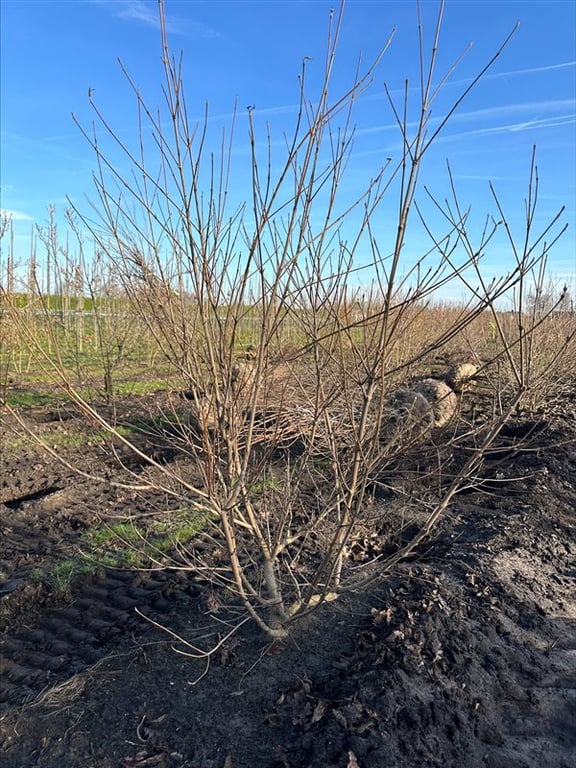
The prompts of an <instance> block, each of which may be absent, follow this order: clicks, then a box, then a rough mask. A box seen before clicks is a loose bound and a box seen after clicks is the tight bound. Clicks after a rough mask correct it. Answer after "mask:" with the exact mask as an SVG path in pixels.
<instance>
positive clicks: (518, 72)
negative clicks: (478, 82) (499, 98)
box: [461, 61, 576, 82]
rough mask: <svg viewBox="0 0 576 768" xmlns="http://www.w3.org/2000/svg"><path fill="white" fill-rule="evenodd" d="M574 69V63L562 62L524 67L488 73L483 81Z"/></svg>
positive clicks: (575, 62)
mask: <svg viewBox="0 0 576 768" xmlns="http://www.w3.org/2000/svg"><path fill="white" fill-rule="evenodd" d="M574 67H576V61H564V62H561V63H560V64H547V65H546V66H545V67H524V68H523V69H511V70H508V71H507V72H488V73H487V74H486V75H484V80H498V79H499V78H503V77H522V76H524V75H534V74H536V73H538V72H553V71H554V70H557V69H570V68H572V69H573V68H574ZM461 82H464V81H461Z"/></svg>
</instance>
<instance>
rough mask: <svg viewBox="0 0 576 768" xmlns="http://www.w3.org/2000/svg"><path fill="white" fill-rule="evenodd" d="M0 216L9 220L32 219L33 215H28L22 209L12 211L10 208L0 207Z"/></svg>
mask: <svg viewBox="0 0 576 768" xmlns="http://www.w3.org/2000/svg"><path fill="white" fill-rule="evenodd" d="M0 217H1V218H2V219H10V221H34V217H33V216H29V215H28V214H27V213H24V212H23V211H14V210H12V209H11V208H0Z"/></svg>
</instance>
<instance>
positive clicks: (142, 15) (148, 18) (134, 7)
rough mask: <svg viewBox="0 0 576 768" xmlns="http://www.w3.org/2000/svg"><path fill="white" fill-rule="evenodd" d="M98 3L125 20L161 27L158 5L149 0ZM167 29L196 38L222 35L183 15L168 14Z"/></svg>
mask: <svg viewBox="0 0 576 768" xmlns="http://www.w3.org/2000/svg"><path fill="white" fill-rule="evenodd" d="M93 2H95V3H97V4H98V5H106V6H108V7H109V8H110V9H111V11H112V12H113V14H114V16H116V17H117V18H119V19H124V20H125V21H134V22H137V23H140V24H145V25H146V26H148V27H153V28H154V29H159V28H160V17H159V14H158V5H157V3H156V2H151V1H149V0H93ZM166 31H167V32H169V33H170V34H173V35H183V36H186V37H196V38H216V37H221V34H220V32H219V31H218V30H217V29H214V27H210V26H208V25H207V24H203V23H202V22H200V21H194V20H193V19H185V18H182V17H181V16H175V15H173V14H169V13H167V14H166Z"/></svg>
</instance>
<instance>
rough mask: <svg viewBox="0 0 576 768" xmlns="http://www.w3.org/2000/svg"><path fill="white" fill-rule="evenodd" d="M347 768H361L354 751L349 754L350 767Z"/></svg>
mask: <svg viewBox="0 0 576 768" xmlns="http://www.w3.org/2000/svg"><path fill="white" fill-rule="evenodd" d="M346 768H360V766H359V765H358V759H357V757H356V755H355V754H354V752H352V750H350V751H349V752H348V765H347V766H346Z"/></svg>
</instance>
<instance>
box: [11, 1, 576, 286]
mask: <svg viewBox="0 0 576 768" xmlns="http://www.w3.org/2000/svg"><path fill="white" fill-rule="evenodd" d="M0 3H1V12H2V19H1V29H2V53H1V56H2V60H1V64H2V68H1V113H0V115H1V133H2V143H1V157H0V159H1V166H0V172H1V185H2V191H1V194H2V199H1V203H0V205H1V207H2V209H3V210H5V211H8V212H10V213H11V215H12V219H13V222H14V233H15V239H14V243H15V251H16V255H17V258H20V259H25V258H26V256H27V254H28V252H29V249H30V231H31V228H32V226H33V225H34V223H40V224H42V223H44V222H45V221H46V220H47V209H48V206H49V205H55V206H56V210H57V215H58V217H59V219H60V220H61V221H63V213H64V209H65V207H66V205H67V203H66V196H69V197H70V198H72V200H73V201H74V202H75V203H76V204H77V205H78V206H79V207H80V208H81V209H82V208H85V209H87V210H88V203H87V202H85V201H86V198H90V199H95V193H94V191H93V186H92V181H91V176H92V171H93V170H94V168H95V162H94V156H93V153H92V151H91V149H90V147H89V146H88V144H87V143H86V141H85V139H83V138H82V136H81V134H80V131H79V130H78V128H77V127H76V126H75V124H74V123H73V121H72V118H71V113H72V112H73V113H74V114H75V115H76V116H77V117H78V119H79V120H80V121H81V122H82V123H83V124H84V125H86V126H89V125H90V122H91V120H92V118H93V114H92V112H91V108H90V105H89V103H88V89H89V88H90V89H93V94H94V99H95V101H96V103H97V104H98V106H99V108H101V110H102V112H103V113H104V114H105V115H106V117H107V118H108V119H109V121H110V123H111V124H112V126H113V127H114V129H115V130H116V131H117V132H118V134H119V135H120V136H121V137H122V139H123V140H125V141H126V142H127V143H128V144H130V145H131V146H136V138H137V131H136V123H135V119H134V116H135V111H134V106H133V100H132V99H131V96H130V91H129V89H128V87H127V84H126V82H125V80H124V77H123V75H122V74H121V72H120V70H119V67H118V62H117V58H118V57H120V58H121V59H122V61H123V63H124V65H125V66H126V68H127V69H128V71H129V72H130V74H131V76H132V77H133V79H134V81H135V82H136V83H137V84H138V86H139V87H140V89H141V91H142V93H143V94H144V95H145V97H146V99H147V101H148V102H149V103H150V105H151V106H156V105H157V104H158V105H160V104H161V92H160V83H161V76H162V72H161V65H160V47H159V34H158V24H157V6H156V2H154V0H150V1H149V0H67V1H66V2H63V1H61V0H40V1H37V0H0ZM332 5H333V4H332V3H331V2H325V1H324V0H317V1H316V2H314V1H312V0H301V1H299V0H288V1H286V0H268V1H267V2H264V1H262V2H248V1H244V0H231V1H224V0H197V1H192V0H167V2H166V8H167V14H168V27H169V33H170V40H171V43H172V48H173V50H174V51H175V52H179V51H180V50H181V49H182V50H183V51H184V80H185V84H186V92H187V99H188V109H189V113H190V115H191V117H193V118H195V117H201V115H202V114H203V110H204V104H205V102H206V101H208V102H209V104H210V113H211V115H212V118H211V122H210V132H209V138H210V139H211V140H213V141H214V149H217V148H218V140H219V139H218V137H219V135H220V131H221V129H222V127H223V126H226V125H229V123H230V115H231V112H232V109H233V105H234V102H235V100H236V99H237V103H238V109H239V117H238V120H237V126H236V143H235V168H236V172H235V174H236V175H233V177H232V178H233V181H232V186H233V189H232V190H231V191H232V195H231V196H232V198H233V199H234V200H241V199H242V197H243V196H244V195H246V192H247V191H248V192H249V190H246V186H247V180H248V171H249V165H248V162H249V153H248V142H247V125H248V121H247V116H246V106H247V105H254V107H255V110H254V112H253V115H254V118H255V125H256V127H257V130H259V131H262V136H264V127H265V124H266V122H268V123H269V125H270V130H271V134H272V137H273V139H274V140H276V142H277V143H276V144H275V146H280V145H281V140H282V135H283V132H284V131H285V130H288V131H289V129H290V126H292V125H293V124H294V120H295V114H296V106H297V101H298V82H297V75H298V73H299V71H300V66H301V62H302V59H303V57H305V56H306V57H310V61H309V62H308V65H307V66H308V68H309V73H310V83H311V92H310V95H311V96H312V97H314V96H315V95H316V94H315V93H314V84H315V82H317V79H318V77H319V75H320V73H321V71H322V64H323V55H324V49H325V40H326V29H327V23H328V16H329V11H330V8H331V7H332ZM437 8H438V5H437V3H436V2H434V1H433V0H425V1H424V3H423V20H424V25H425V29H426V30H427V33H428V39H429V37H430V35H431V34H432V30H433V26H434V21H435V16H436V13H437ZM416 18H417V17H416V3H415V2H412V1H411V0H373V1H372V2H366V1H365V0H349V1H348V3H347V5H346V9H345V15H344V25H343V29H342V35H341V41H340V47H339V57H338V60H337V66H336V69H335V74H334V79H333V85H332V88H333V93H334V94H335V95H336V94H337V93H339V92H340V91H342V90H344V89H345V88H346V87H347V86H348V85H349V84H350V82H351V79H352V78H353V76H354V72H355V69H356V64H357V61H358V56H359V54H360V53H361V54H362V58H363V60H364V61H366V62H367V61H369V60H371V59H372V58H373V56H374V55H375V54H376V53H377V52H378V50H379V49H380V47H381V46H382V45H383V44H384V42H385V41H386V39H387V38H388V36H389V35H390V33H391V31H392V30H393V29H394V28H395V30H396V31H395V35H394V38H393V40H392V43H391V46H390V48H389V50H388V52H387V53H386V55H385V56H384V58H383V60H382V62H381V64H380V65H379V67H378V70H377V72H376V75H375V80H374V83H373V85H372V87H371V88H370V90H369V91H368V92H367V93H366V94H365V95H364V96H363V97H362V98H361V99H360V100H359V102H358V104H357V106H356V110H355V113H354V124H355V126H356V130H357V134H356V139H355V142H354V149H353V156H352V158H351V161H350V165H349V171H348V173H349V175H348V177H347V181H346V185H345V188H344V191H343V192H342V195H343V198H342V205H345V202H346V195H349V196H351V195H353V194H354V192H357V191H359V190H360V189H361V186H362V184H363V183H365V182H368V181H369V179H370V178H371V177H372V176H373V175H374V174H375V173H376V171H377V169H378V168H379V167H380V166H381V165H382V164H384V163H385V162H386V158H388V157H391V158H393V161H392V162H393V163H394V162H396V161H397V160H398V158H399V157H400V149H401V143H400V137H399V134H398V131H397V129H396V128H395V127H394V119H393V115H392V113H391V111H390V108H389V106H388V104H387V101H386V98H385V97H384V91H383V83H384V82H386V83H387V85H388V87H389V88H390V90H391V91H392V92H393V93H394V94H395V95H396V96H397V97H398V99H400V94H401V91H402V88H403V84H404V80H405V78H406V77H407V78H409V83H410V95H411V98H412V97H414V99H415V98H416V95H417V92H416V86H417V84H418V70H417V61H418V56H417V54H418V47H417V34H416ZM516 21H520V27H519V29H518V31H517V32H516V34H515V35H514V37H513V39H512V40H511V42H510V43H509V45H508V46H507V48H506V49H505V50H504V52H503V53H502V55H501V56H500V57H499V58H498V60H497V61H496V62H495V64H494V66H493V67H492V69H491V70H490V72H489V73H488V75H487V76H486V77H485V79H484V80H483V81H482V82H481V83H480V84H479V85H478V86H477V87H476V89H475V90H474V91H473V92H472V93H471V94H470V95H469V96H468V98H467V100H466V101H465V102H464V103H463V104H462V105H461V106H460V108H459V110H458V112H457V113H456V115H455V116H454V118H453V119H452V121H451V122H450V123H449V124H448V125H447V126H446V128H445V129H444V130H443V132H442V133H441V135H440V136H439V140H438V142H437V144H436V146H435V147H434V148H433V150H432V151H431V152H430V154H429V155H428V156H427V157H426V158H425V161H424V166H423V168H422V172H421V184H422V185H426V187H428V188H429V189H430V190H431V192H432V193H433V194H434V195H435V196H437V197H438V198H440V199H443V198H444V197H445V196H446V195H447V194H448V193H449V186H448V180H447V173H446V161H447V160H449V161H450V164H451V168H452V170H453V174H454V178H455V181H456V184H457V188H458V192H459V197H460V200H461V202H462V204H463V206H464V207H467V206H468V205H471V206H472V222H473V223H472V229H473V231H479V229H480V228H481V226H482V224H483V222H484V217H485V215H486V214H487V213H494V204H493V201H492V198H491V195H490V192H489V189H488V182H489V181H492V182H493V184H494V186H495V188H496V190H497V192H498V195H499V198H500V200H501V202H502V205H503V207H504V209H505V211H506V213H507V216H508V218H509V220H510V223H511V225H512V226H513V228H515V231H516V232H517V233H518V237H519V238H520V237H521V235H522V220H523V217H524V215H525V214H524V200H525V197H526V190H527V180H528V173H529V167H530V158H531V153H532V147H533V145H536V146H537V163H538V168H539V176H540V207H539V214H538V217H539V218H538V222H541V223H545V222H546V221H547V220H548V219H549V218H551V217H552V216H553V215H554V214H555V213H556V211H557V210H558V209H559V208H560V207H561V206H562V205H565V206H566V209H567V210H566V214H565V217H564V220H565V221H567V222H568V224H569V227H570V229H569V231H568V233H567V234H566V235H565V236H564V237H563V239H562V241H561V242H560V243H559V244H558V245H557V246H556V247H555V249H554V250H553V251H552V253H551V256H550V273H551V275H552V277H553V278H555V279H557V280H558V281H564V280H567V281H569V282H571V283H572V285H573V284H574V275H575V274H576V241H575V234H574V233H575V230H576V213H575V197H576V43H575V36H574V29H576V3H574V2H573V1H572V0H532V1H531V2H530V1H526V0H523V2H516V1H513V0H498V1H497V2H496V1H492V0H460V1H458V0H447V4H446V9H445V16H444V23H443V28H442V33H441V38H440V53H439V64H438V74H439V76H440V75H441V74H444V72H445V71H446V70H447V69H448V68H449V67H450V65H451V64H452V63H453V62H454V61H455V60H456V59H458V57H459V56H460V54H461V53H462V52H463V51H464V50H465V49H466V47H467V45H468V43H470V42H472V43H473V46H472V48H471V49H470V51H469V52H468V53H467V55H466V56H465V58H464V60H463V61H462V62H461V64H460V65H459V67H458V69H457V70H456V72H455V73H454V74H453V75H452V76H451V78H450V80H449V82H448V84H447V85H446V87H445V89H444V91H443V93H442V94H441V96H440V97H439V98H438V102H437V104H436V105H435V113H434V116H433V117H434V119H437V116H441V114H442V111H443V110H444V109H446V107H447V105H448V104H449V103H450V101H451V100H452V99H454V98H455V97H456V96H457V95H458V93H459V91H460V90H461V89H462V88H463V87H465V86H466V85H467V84H468V83H469V82H470V78H471V77H473V76H474V75H475V74H476V73H477V72H478V71H479V70H480V69H481V68H482V67H483V66H484V65H485V64H486V62H487V61H488V60H489V58H490V56H491V55H492V54H493V53H494V52H495V51H496V49H497V48H498V46H499V44H500V43H501V42H502V41H503V40H504V38H505V37H506V36H507V35H508V33H509V32H510V31H511V30H512V29H513V27H514V25H515V23H516ZM398 103H399V104H400V101H399V102H398ZM411 103H413V102H411ZM392 192H393V190H392ZM417 199H418V201H419V202H420V203H421V205H422V206H423V207H424V208H425V210H429V211H430V213H429V215H430V221H431V224H432V225H433V227H434V228H435V231H437V232H438V234H440V233H441V231H442V228H443V225H442V222H441V221H440V218H439V217H438V216H437V215H436V214H435V213H434V212H433V210H432V208H431V207H430V205H429V203H428V202H427V196H426V194H425V192H424V189H423V187H422V188H421V191H420V193H419V194H418V197H417ZM394 206H395V201H394V200H392V199H391V200H390V202H389V206H388V208H386V207H384V208H383V211H382V213H381V219H380V220H379V221H377V222H376V232H377V235H378V238H379V239H380V238H381V240H382V243H381V248H382V250H383V251H386V250H387V249H389V248H390V247H391V242H390V237H391V231H393V219H392V212H393V210H394ZM427 206H428V208H427ZM61 228H62V231H63V228H64V224H63V223H62V225H61ZM415 229H416V228H415ZM387 241H388V242H387ZM425 247H426V243H425V238H424V237H423V233H422V232H419V233H418V232H416V231H415V232H414V235H413V237H412V239H408V240H407V245H406V260H407V261H406V268H408V267H409V264H410V259H413V258H416V256H417V255H418V253H421V252H422V250H423V249H425ZM511 260H512V255H511V252H510V249H509V248H508V247H507V245H506V242H505V241H504V240H502V241H501V242H498V243H495V247H494V248H493V249H492V251H491V252H489V253H488V254H487V256H486V270H487V276H488V277H491V276H492V274H497V273H499V272H501V271H503V270H505V269H507V268H508V267H509V266H510V265H511Z"/></svg>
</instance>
